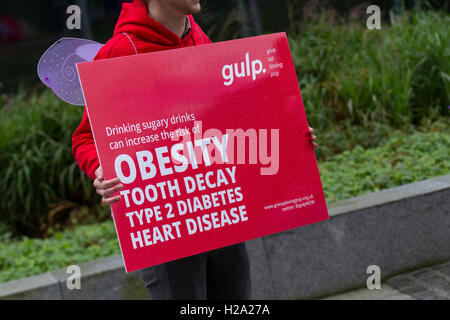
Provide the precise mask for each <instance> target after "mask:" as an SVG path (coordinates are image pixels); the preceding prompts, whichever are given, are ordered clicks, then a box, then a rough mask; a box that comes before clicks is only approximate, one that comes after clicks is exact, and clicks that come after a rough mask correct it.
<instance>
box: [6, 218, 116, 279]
mask: <svg viewBox="0 0 450 320" xmlns="http://www.w3.org/2000/svg"><path fill="white" fill-rule="evenodd" d="M118 253H120V248H119V244H118V242H117V239H116V235H115V230H114V224H113V222H112V221H106V222H103V223H101V224H97V225H90V226H79V227H77V228H75V229H74V230H66V231H64V232H56V233H54V234H53V236H52V237H50V238H47V239H30V238H27V237H24V238H23V239H21V240H20V241H17V240H12V239H11V238H10V234H6V235H3V236H2V237H0V282H5V281H9V280H13V279H19V278H23V277H28V276H31V275H36V274H39V273H42V272H46V271H49V270H56V269H60V268H66V267H67V266H69V265H71V264H77V263H81V262H85V261H90V260H94V259H97V258H100V257H107V256H110V255H114V254H118Z"/></svg>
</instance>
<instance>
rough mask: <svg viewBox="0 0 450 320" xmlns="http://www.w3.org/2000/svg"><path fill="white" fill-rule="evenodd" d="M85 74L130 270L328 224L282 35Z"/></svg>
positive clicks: (134, 59) (128, 61)
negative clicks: (119, 186) (118, 186)
mask: <svg viewBox="0 0 450 320" xmlns="http://www.w3.org/2000/svg"><path fill="white" fill-rule="evenodd" d="M78 71H79V74H80V79H81V84H82V87H83V92H84V97H85V101H86V107H87V110H88V114H89V119H90V122H91V127H92V132H93V135H94V139H95V143H96V147H97V153H98V156H99V160H100V163H101V166H102V168H103V171H104V175H105V179H112V178H114V177H116V176H117V177H119V178H120V179H121V181H122V183H123V184H124V189H123V190H121V192H120V194H121V195H122V199H121V200H120V201H119V202H117V203H115V204H113V205H112V206H111V207H112V211H113V215H114V222H115V226H116V229H117V234H118V237H119V242H120V247H121V250H122V255H123V258H124V261H125V266H126V270H127V272H130V271H134V270H137V269H142V268H144V267H148V266H152V265H156V264H160V263H163V262H167V261H171V260H175V259H179V258H182V257H186V256H190V255H194V254H198V253H201V252H205V251H209V250H213V249H216V248H220V247H224V246H228V245H232V244H235V243H238V242H243V241H246V240H250V239H254V238H258V237H262V236H266V235H269V234H273V233H277V232H281V231H285V230H288V229H292V228H296V227H299V226H303V225H306V224H310V223H314V222H317V221H321V220H325V219H328V213H327V208H326V203H325V198H324V194H323V190H322V185H321V182H320V176H319V171H318V168H317V164H316V158H315V155H314V151H313V147H312V145H311V142H310V138H309V135H308V124H307V121H306V115H305V111H304V108H303V103H302V99H301V95H300V90H299V86H298V80H297V76H296V74H295V69H294V65H293V62H292V58H291V53H290V50H289V45H288V41H287V38H286V35H285V34H284V33H279V34H273V35H265V36H260V37H254V38H246V39H240V40H233V41H227V42H221V43H216V44H208V45H204V46H198V47H188V48H182V49H176V50H169V51H163V52H155V53H148V54H140V55H136V56H127V57H120V58H113V59H107V60H99V61H95V62H89V63H81V64H78Z"/></svg>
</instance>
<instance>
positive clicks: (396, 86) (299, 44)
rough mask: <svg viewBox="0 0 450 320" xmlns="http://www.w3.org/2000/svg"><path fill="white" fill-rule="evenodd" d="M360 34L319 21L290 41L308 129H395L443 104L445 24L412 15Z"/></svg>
mask: <svg viewBox="0 0 450 320" xmlns="http://www.w3.org/2000/svg"><path fill="white" fill-rule="evenodd" d="M391 22H392V23H391V26H386V27H383V29H381V30H368V29H366V28H365V26H360V25H331V24H330V23H329V22H327V21H325V20H324V19H322V20H320V21H316V22H314V23H313V24H311V25H309V26H306V27H305V28H302V29H301V32H299V34H298V35H297V36H293V37H291V38H290V46H291V50H292V54H293V57H294V63H295V65H296V70H297V74H298V76H299V82H300V88H301V90H302V95H303V98H304V104H305V108H306V111H307V115H308V119H309V121H310V124H311V125H312V126H314V127H316V128H317V129H320V130H328V129H329V128H332V127H333V126H335V125H336V124H339V123H341V122H342V121H347V120H348V122H349V124H351V125H362V126H367V125H368V124H369V123H373V122H378V123H383V124H387V125H391V126H394V127H396V128H401V127H402V126H404V125H408V124H411V123H412V124H419V123H420V121H422V119H423V118H424V117H428V116H429V115H430V114H431V113H435V112H436V110H435V109H437V110H438V112H439V113H440V115H441V116H448V108H447V106H448V105H449V104H450V47H449V46H448V45H447V44H448V43H449V42H450V33H449V28H448V25H449V23H450V17H449V16H448V15H446V14H442V13H441V14H440V13H436V12H422V13H420V12H416V13H413V14H410V15H407V14H405V15H403V16H401V17H393V18H392V21H391Z"/></svg>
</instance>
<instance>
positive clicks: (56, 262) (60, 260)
mask: <svg viewBox="0 0 450 320" xmlns="http://www.w3.org/2000/svg"><path fill="white" fill-rule="evenodd" d="M449 147H450V134H449V133H439V132H432V133H415V134H413V135H410V136H404V135H403V134H399V135H398V136H396V137H393V138H391V139H389V140H388V142H387V143H386V144H385V145H383V146H380V147H378V148H374V149H363V148H361V147H356V148H354V149H353V150H351V151H350V150H349V151H345V152H344V153H342V154H339V155H336V156H334V157H333V158H331V159H330V160H329V161H325V162H319V169H320V174H321V178H322V183H323V187H324V190H325V197H326V199H327V202H333V201H336V200H341V199H345V198H348V197H352V196H357V195H360V194H364V193H368V192H373V191H378V190H380V189H383V188H390V187H394V186H398V185H402V184H405V183H409V182H414V181H419V180H422V179H426V178H430V177H434V176H439V175H444V174H449V173H450V162H449V161H448V159H449ZM119 252H120V250H119V246H118V242H117V240H116V235H115V230H114V225H113V222H112V221H106V222H104V223H101V224H96V225H89V226H79V227H76V228H74V229H73V230H66V231H64V232H57V233H55V234H54V236H53V237H50V238H48V239H29V238H24V239H23V240H20V241H19V240H13V239H11V238H10V235H6V236H3V239H2V240H1V241H0V282H5V281H9V280H12V279H18V278H22V277H26V276H31V275H34V274H39V273H42V272H46V271H49V270H54V269H59V268H65V267H67V266H68V265H70V264H75V263H80V262H84V261H90V260H93V259H95V258H99V257H105V256H109V255H113V254H118V253H119Z"/></svg>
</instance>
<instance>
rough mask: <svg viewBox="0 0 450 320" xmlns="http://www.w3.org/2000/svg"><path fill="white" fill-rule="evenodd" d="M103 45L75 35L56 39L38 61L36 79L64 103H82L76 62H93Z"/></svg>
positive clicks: (78, 104) (81, 104) (80, 104)
mask: <svg viewBox="0 0 450 320" xmlns="http://www.w3.org/2000/svg"><path fill="white" fill-rule="evenodd" d="M102 46H103V45H102V44H100V43H98V42H95V41H91V40H86V39H78V38H62V39H60V40H58V41H56V42H55V43H54V44H52V45H51V46H50V48H48V49H47V51H45V53H44V54H43V55H42V57H41V59H40V60H39V63H38V66H37V72H38V76H39V79H41V81H42V82H43V83H44V84H45V85H46V86H47V87H49V88H50V89H52V90H53V92H54V93H55V94H56V95H57V96H58V97H59V98H61V99H62V100H64V101H65V102H67V103H70V104H73V105H77V106H83V105H84V98H83V93H82V91H81V86H80V81H79V80H78V72H77V68H76V66H75V65H76V64H77V63H79V62H86V61H92V60H93V59H94V57H95V56H96V54H97V52H98V51H99V50H100V48H101V47H102Z"/></svg>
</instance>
